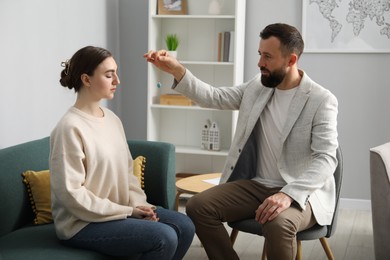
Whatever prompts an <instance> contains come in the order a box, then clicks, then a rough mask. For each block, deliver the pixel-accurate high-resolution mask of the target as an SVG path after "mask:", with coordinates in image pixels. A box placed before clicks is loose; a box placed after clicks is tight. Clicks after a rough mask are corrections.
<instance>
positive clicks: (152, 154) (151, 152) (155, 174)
mask: <svg viewBox="0 0 390 260" xmlns="http://www.w3.org/2000/svg"><path fill="white" fill-rule="evenodd" d="M127 143H128V145H129V148H130V152H131V155H132V156H133V158H136V157H137V156H139V155H142V156H145V157H146V167H145V193H146V195H147V197H148V202H149V203H151V204H153V205H156V206H161V207H164V208H166V209H175V196H176V186H175V181H176V153H175V146H174V145H173V144H170V143H164V142H155V141H143V140H128V141H127Z"/></svg>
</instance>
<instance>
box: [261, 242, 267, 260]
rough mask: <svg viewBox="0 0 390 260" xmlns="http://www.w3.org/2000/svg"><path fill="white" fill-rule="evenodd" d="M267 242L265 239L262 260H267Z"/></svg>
mask: <svg viewBox="0 0 390 260" xmlns="http://www.w3.org/2000/svg"><path fill="white" fill-rule="evenodd" d="M266 242H267V241H266V240H265V239H264V245H263V253H262V254H261V260H266V259H267V250H266V247H265V244H266Z"/></svg>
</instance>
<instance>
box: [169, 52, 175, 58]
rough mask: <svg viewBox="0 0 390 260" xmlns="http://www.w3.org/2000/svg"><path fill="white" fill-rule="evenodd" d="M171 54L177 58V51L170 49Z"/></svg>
mask: <svg viewBox="0 0 390 260" xmlns="http://www.w3.org/2000/svg"><path fill="white" fill-rule="evenodd" d="M168 54H169V56H171V57H174V58H177V51H168Z"/></svg>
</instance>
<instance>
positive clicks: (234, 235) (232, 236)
mask: <svg viewBox="0 0 390 260" xmlns="http://www.w3.org/2000/svg"><path fill="white" fill-rule="evenodd" d="M237 235H238V229H234V228H233V229H232V233H230V242H232V246H233V245H234V242H236V238H237Z"/></svg>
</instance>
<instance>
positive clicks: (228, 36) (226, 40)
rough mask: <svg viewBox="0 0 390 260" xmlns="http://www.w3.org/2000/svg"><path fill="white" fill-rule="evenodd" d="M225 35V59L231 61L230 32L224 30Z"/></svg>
mask: <svg viewBox="0 0 390 260" xmlns="http://www.w3.org/2000/svg"><path fill="white" fill-rule="evenodd" d="M223 35H224V37H223V61H224V62H227V61H229V45H230V32H224V34H223Z"/></svg>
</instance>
